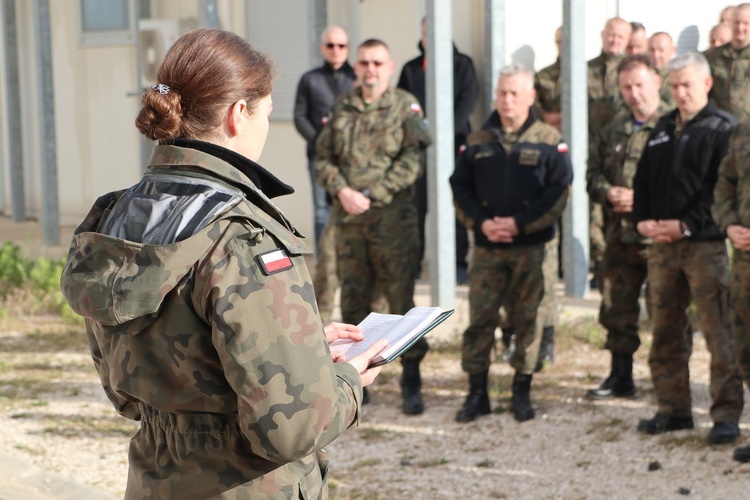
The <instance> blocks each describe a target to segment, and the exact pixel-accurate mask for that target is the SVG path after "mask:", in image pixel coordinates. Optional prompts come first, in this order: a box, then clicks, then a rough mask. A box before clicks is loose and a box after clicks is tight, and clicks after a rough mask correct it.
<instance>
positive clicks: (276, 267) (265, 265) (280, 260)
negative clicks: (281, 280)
mask: <svg viewBox="0 0 750 500" xmlns="http://www.w3.org/2000/svg"><path fill="white" fill-rule="evenodd" d="M258 261H259V262H260V267H261V269H262V270H263V274H265V275H266V276H268V275H270V274H275V273H280V272H282V271H286V270H287V269H291V268H293V267H294V264H293V263H292V259H290V258H289V256H288V255H287V253H286V250H283V249H276V250H271V251H270V252H266V253H262V254H260V255H258Z"/></svg>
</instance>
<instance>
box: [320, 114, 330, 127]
mask: <svg viewBox="0 0 750 500" xmlns="http://www.w3.org/2000/svg"><path fill="white" fill-rule="evenodd" d="M326 123H328V117H327V116H324V117H323V118H321V119H320V124H321V125H325V124H326Z"/></svg>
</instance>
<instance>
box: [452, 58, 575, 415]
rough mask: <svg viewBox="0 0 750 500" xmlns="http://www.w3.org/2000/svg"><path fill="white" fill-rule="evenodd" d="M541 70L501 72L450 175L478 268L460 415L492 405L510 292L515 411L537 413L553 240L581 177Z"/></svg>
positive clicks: (471, 276) (471, 274)
mask: <svg viewBox="0 0 750 500" xmlns="http://www.w3.org/2000/svg"><path fill="white" fill-rule="evenodd" d="M534 96H535V91H534V76H533V74H532V73H531V71H530V70H529V69H527V68H524V67H523V66H520V65H511V66H508V67H506V68H504V69H503V70H502V71H501V72H500V79H499V81H498V84H497V91H496V104H495V106H496V111H495V112H493V113H492V114H491V115H490V117H489V119H488V120H487V122H486V123H485V124H484V126H483V127H482V130H480V131H478V132H474V133H472V134H471V135H469V137H468V139H467V145H466V146H464V147H462V148H461V152H460V153H459V155H458V158H457V160H456V170H455V172H453V175H452V176H451V178H450V182H451V187H452V188H453V200H454V203H455V205H456V208H457V209H458V210H459V211H460V212H461V214H462V217H461V219H462V220H463V221H464V222H465V223H466V224H467V227H468V228H469V229H471V230H473V231H474V243H475V246H474V254H473V261H472V266H471V270H470V272H469V308H470V319H469V322H470V324H469V327H468V328H467V329H466V331H465V332H464V337H463V348H462V351H461V366H462V368H463V370H464V371H465V372H467V373H468V374H469V394H468V396H467V397H466V401H465V402H464V404H463V406H462V407H461V409H460V410H459V411H458V413H457V414H456V420H457V421H459V422H469V421H471V420H474V419H475V418H477V416H479V415H483V414H487V413H489V412H490V402H489V396H488V393H487V377H488V372H489V365H490V353H491V351H492V346H493V345H494V342H495V329H496V328H497V326H498V314H497V311H498V309H499V308H500V305H501V304H502V303H503V301H504V300H505V299H506V298H507V300H508V303H509V305H510V311H511V318H510V319H511V323H512V325H513V327H514V328H515V330H516V332H517V334H516V335H517V337H516V345H517V348H516V350H515V352H514V353H513V355H512V356H511V358H510V364H511V366H512V367H513V368H514V369H515V370H516V374H515V376H514V378H513V402H512V408H511V410H512V412H513V416H514V417H515V419H516V420H518V421H525V420H529V419H532V418H534V408H533V407H532V406H531V400H530V395H529V393H530V389H531V378H532V374H533V373H534V370H535V368H536V365H537V358H538V355H539V343H540V340H541V333H542V324H541V323H542V322H541V321H540V320H539V318H538V314H537V310H538V308H539V304H540V302H541V300H542V296H543V295H544V288H545V286H544V285H545V283H544V280H545V277H544V273H543V271H542V263H543V261H544V257H545V251H546V250H545V244H546V243H547V242H548V241H550V240H551V239H552V238H553V237H554V235H555V222H556V221H557V219H558V218H559V217H560V214H561V213H562V211H563V209H564V208H565V202H566V201H567V198H568V192H569V186H570V183H571V182H572V180H573V168H572V166H571V163H570V158H569V157H568V153H567V151H568V147H567V146H566V145H565V144H564V143H562V141H561V137H560V132H559V131H558V130H557V129H555V128H554V127H552V126H550V125H547V124H546V123H544V122H542V121H540V120H537V119H536V118H535V116H534V114H533V113H531V106H532V105H533V104H534Z"/></svg>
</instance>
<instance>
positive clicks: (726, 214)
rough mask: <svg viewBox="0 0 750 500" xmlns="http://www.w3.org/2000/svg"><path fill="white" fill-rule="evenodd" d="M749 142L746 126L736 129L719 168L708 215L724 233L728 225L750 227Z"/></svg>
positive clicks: (748, 126)
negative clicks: (712, 201)
mask: <svg viewBox="0 0 750 500" xmlns="http://www.w3.org/2000/svg"><path fill="white" fill-rule="evenodd" d="M749 139H750V122H745V123H742V124H740V125H738V126H737V128H736V129H735V131H734V134H733V135H732V139H731V142H730V144H729V152H728V153H727V155H726V156H725V157H724V159H723V160H722V161H721V164H720V165H719V177H718V179H717V180H716V186H715V187H714V204H713V206H712V207H711V215H712V216H713V219H714V221H716V223H717V224H718V225H719V228H721V230H722V232H724V233H726V231H727V226H729V225H731V224H739V225H741V226H745V227H750V195H749V194H748V193H750V140H749ZM743 253H745V254H747V252H743Z"/></svg>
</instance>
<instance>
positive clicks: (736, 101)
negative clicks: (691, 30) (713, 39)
mask: <svg viewBox="0 0 750 500" xmlns="http://www.w3.org/2000/svg"><path fill="white" fill-rule="evenodd" d="M706 59H708V64H709V65H710V66H711V76H713V79H714V83H713V86H712V87H711V90H710V92H709V93H708V96H709V97H710V98H711V99H713V100H714V101H716V105H717V106H718V107H719V108H721V109H723V110H724V111H727V112H729V113H732V115H734V117H735V118H737V121H739V122H744V121H747V120H750V47H744V48H742V49H739V50H737V49H735V48H734V47H732V44H731V43H727V44H726V45H722V46H720V47H715V48H713V49H711V50H709V51H708V54H707V55H706Z"/></svg>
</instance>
